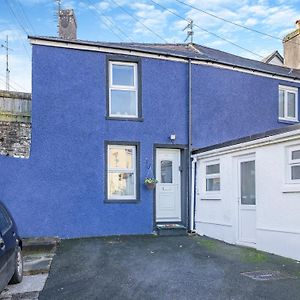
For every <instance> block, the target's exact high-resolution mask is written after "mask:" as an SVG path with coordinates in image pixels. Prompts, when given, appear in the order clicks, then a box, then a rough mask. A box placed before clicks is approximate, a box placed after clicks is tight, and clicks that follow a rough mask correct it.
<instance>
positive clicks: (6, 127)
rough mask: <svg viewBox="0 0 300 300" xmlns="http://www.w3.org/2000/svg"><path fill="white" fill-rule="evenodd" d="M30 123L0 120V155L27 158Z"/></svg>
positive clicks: (29, 142) (29, 141)
mask: <svg viewBox="0 0 300 300" xmlns="http://www.w3.org/2000/svg"><path fill="white" fill-rule="evenodd" d="M30 144H31V124H30V123H20V122H4V121H0V155H6V156H13V157H20V158H29V155H30Z"/></svg>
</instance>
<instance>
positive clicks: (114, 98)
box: [109, 61, 139, 118]
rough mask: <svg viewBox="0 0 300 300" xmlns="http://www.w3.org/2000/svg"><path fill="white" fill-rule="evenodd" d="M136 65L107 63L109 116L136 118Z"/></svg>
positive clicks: (115, 62)
mask: <svg viewBox="0 0 300 300" xmlns="http://www.w3.org/2000/svg"><path fill="white" fill-rule="evenodd" d="M137 76H138V74H137V63H132V62H121V61H110V62H109V116H110V117H120V118H124V117H125V118H138V113H139V112H138V79H137Z"/></svg>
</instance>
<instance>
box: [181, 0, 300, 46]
mask: <svg viewBox="0 0 300 300" xmlns="http://www.w3.org/2000/svg"><path fill="white" fill-rule="evenodd" d="M175 1H176V2H178V3H181V4H182V5H185V6H187V7H189V8H192V9H195V10H197V11H200V12H202V13H204V14H206V15H208V16H211V17H213V18H216V19H218V20H221V21H223V22H226V23H229V24H231V25H234V26H238V27H240V28H243V29H246V30H249V31H252V32H255V33H258V34H261V35H264V36H267V37H269V38H272V39H275V40H279V41H281V42H282V38H280V37H278V36H275V35H272V34H269V33H266V32H263V31H260V30H257V29H254V28H251V27H248V26H245V25H242V24H238V23H235V22H233V21H230V20H227V19H225V18H222V17H219V16H217V15H215V14H213V13H211V12H209V11H206V10H204V9H201V8H199V7H196V6H194V5H192V4H188V3H185V2H183V1H181V0H175ZM291 42H292V43H293V44H298V45H299V43H297V42H293V41H291Z"/></svg>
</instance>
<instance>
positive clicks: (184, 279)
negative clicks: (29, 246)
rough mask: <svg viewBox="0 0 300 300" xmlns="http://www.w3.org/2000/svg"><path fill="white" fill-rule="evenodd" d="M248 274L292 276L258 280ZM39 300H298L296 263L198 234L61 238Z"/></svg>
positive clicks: (299, 269)
mask: <svg viewBox="0 0 300 300" xmlns="http://www.w3.org/2000/svg"><path fill="white" fill-rule="evenodd" d="M249 271H279V272H281V274H283V275H284V276H287V277H291V278H285V279H280V280H267V281H260V280H254V279H251V278H249V277H246V276H243V275H242V274H241V273H243V272H249ZM39 299H40V300H44V299H45V300H49V299H55V300H59V299H67V300H69V299H70V300H74V299H86V300H91V299H110V300H112V299H122V300H123V299H130V300H133V299H139V300H140V299H143V300H144V299H156V300H157V299H172V300H174V299H181V300H182V299H213V300H216V299H251V300H253V299H271V300H276V299H284V300H293V299H295V300H296V299H300V264H299V262H296V261H294V260H290V259H287V258H282V257H279V256H275V255H272V254H267V253H264V252H260V251H256V250H253V249H249V248H243V247H238V246H232V245H228V244H225V243H222V242H219V241H216V240H212V239H208V238H205V237H199V236H172V237H159V236H122V237H103V238H87V239H73V240H63V241H62V242H61V244H60V246H59V248H58V251H57V255H56V256H55V257H54V260H53V262H52V265H51V269H50V275H49V277H48V279H47V281H46V285H45V287H44V290H43V291H42V292H41V293H40V296H39Z"/></svg>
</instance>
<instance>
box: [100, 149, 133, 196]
mask: <svg viewBox="0 0 300 300" xmlns="http://www.w3.org/2000/svg"><path fill="white" fill-rule="evenodd" d="M111 148H113V149H124V148H126V149H132V150H133V155H132V168H111V167H110V165H109V153H110V149H111ZM136 152H137V147H136V146H134V145H125V144H124V145H123V144H122V145H119V144H108V145H107V174H106V178H107V199H108V200H136V199H137V195H136V192H137V188H136V187H137V186H136V173H137V170H136V166H137V164H136V157H137V153H136ZM110 173H133V174H134V175H133V185H134V188H133V193H134V194H133V195H132V196H125V195H123V196H122V195H116V196H110V195H109V191H110V184H109V174H110Z"/></svg>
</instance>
